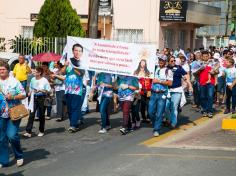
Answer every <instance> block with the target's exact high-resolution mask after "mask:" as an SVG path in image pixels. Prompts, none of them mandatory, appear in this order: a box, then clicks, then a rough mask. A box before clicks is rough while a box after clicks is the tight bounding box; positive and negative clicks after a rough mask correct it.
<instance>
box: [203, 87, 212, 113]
mask: <svg viewBox="0 0 236 176" xmlns="http://www.w3.org/2000/svg"><path fill="white" fill-rule="evenodd" d="M214 91H215V87H214V85H213V84H210V83H209V84H206V85H204V86H201V85H200V99H201V106H202V111H203V112H206V113H209V112H211V113H213V100H214Z"/></svg>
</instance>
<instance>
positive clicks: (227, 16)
mask: <svg viewBox="0 0 236 176" xmlns="http://www.w3.org/2000/svg"><path fill="white" fill-rule="evenodd" d="M226 3H227V11H226V17H225V22H226V24H225V36H227V34H228V26H229V10H230V3H229V0H226Z"/></svg>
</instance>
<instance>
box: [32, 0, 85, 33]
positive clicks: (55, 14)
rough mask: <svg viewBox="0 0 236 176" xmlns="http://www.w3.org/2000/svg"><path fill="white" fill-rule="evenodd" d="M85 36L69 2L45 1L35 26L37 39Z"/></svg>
mask: <svg viewBox="0 0 236 176" xmlns="http://www.w3.org/2000/svg"><path fill="white" fill-rule="evenodd" d="M67 35H70V36H81V37H83V36H85V32H84V30H83V29H82V26H81V23H80V17H79V16H78V15H77V13H76V10H74V9H73V8H72V6H71V4H70V1H69V0H45V1H44V4H43V6H42V7H41V9H40V12H39V16H38V21H37V22H36V23H35V25H34V36H35V37H66V36H67Z"/></svg>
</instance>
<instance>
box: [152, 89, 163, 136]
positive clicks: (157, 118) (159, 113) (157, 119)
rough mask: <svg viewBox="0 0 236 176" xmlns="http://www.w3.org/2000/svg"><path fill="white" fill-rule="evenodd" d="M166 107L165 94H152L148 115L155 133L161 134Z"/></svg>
mask: <svg viewBox="0 0 236 176" xmlns="http://www.w3.org/2000/svg"><path fill="white" fill-rule="evenodd" d="M165 106H166V94H165V93H152V95H151V97H150V101H149V108H148V114H149V117H150V118H151V120H152V124H153V128H154V129H153V131H157V132H160V129H161V125H162V119H163V113H164V112H165Z"/></svg>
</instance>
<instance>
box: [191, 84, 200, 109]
mask: <svg viewBox="0 0 236 176" xmlns="http://www.w3.org/2000/svg"><path fill="white" fill-rule="evenodd" d="M193 98H194V104H195V105H197V106H199V107H200V105H201V102H200V84H199V82H198V81H195V82H194V83H193Z"/></svg>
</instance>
